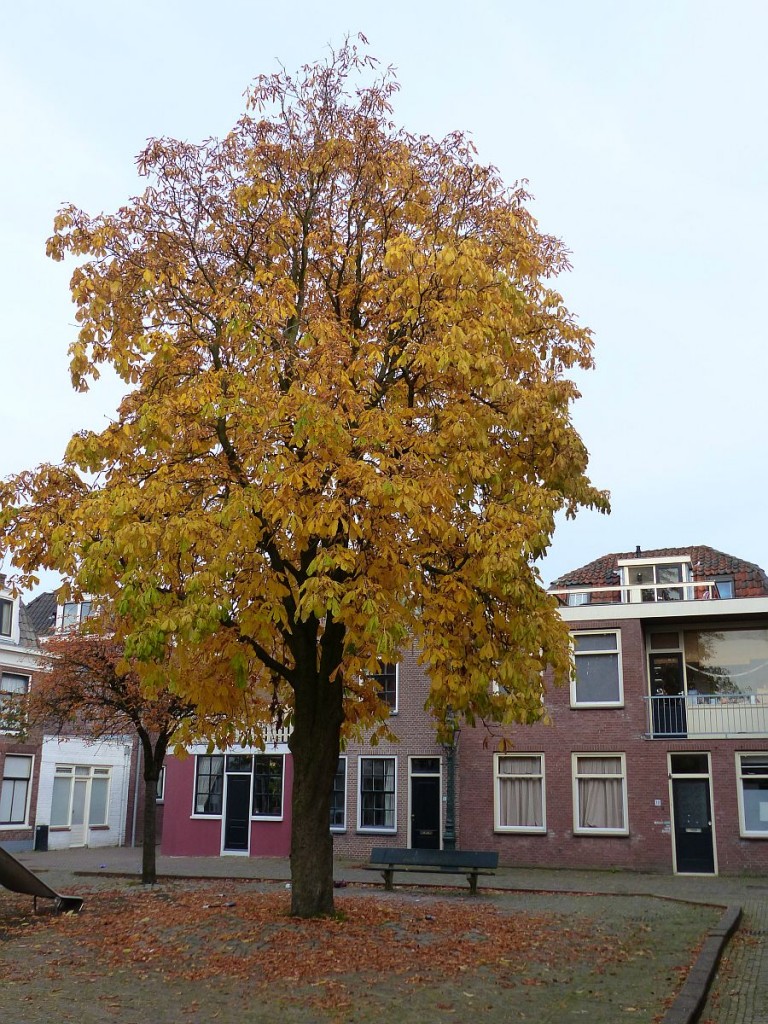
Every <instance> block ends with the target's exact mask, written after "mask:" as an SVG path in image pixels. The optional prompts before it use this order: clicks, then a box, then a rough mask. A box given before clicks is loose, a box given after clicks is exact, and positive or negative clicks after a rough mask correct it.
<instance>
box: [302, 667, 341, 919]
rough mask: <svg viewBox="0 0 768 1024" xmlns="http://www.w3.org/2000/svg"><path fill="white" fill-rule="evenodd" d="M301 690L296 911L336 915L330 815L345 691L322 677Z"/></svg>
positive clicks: (305, 914) (311, 915)
mask: <svg viewBox="0 0 768 1024" xmlns="http://www.w3.org/2000/svg"><path fill="white" fill-rule="evenodd" d="M313 675H314V676H315V678H314V680H313V681H312V683H311V684H308V685H306V686H299V687H296V690H295V692H296V704H295V710H294V728H293V732H292V733H291V738H290V740H289V746H290V749H291V753H292V754H293V810H292V817H291V913H292V914H293V915H294V916H296V917H327V916H330V915H331V914H333V912H334V906H333V837H332V835H331V826H330V811H331V794H332V792H333V777H334V775H335V773H336V765H337V764H338V760H339V736H340V730H341V723H342V720H343V708H342V688H341V683H340V682H339V681H334V682H329V681H328V679H327V677H326V678H325V679H323V678H322V676H320V677H319V678H318V674H317V673H313Z"/></svg>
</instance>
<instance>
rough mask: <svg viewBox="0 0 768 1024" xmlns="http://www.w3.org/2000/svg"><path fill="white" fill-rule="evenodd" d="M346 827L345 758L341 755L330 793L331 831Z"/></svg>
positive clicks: (341, 829)
mask: <svg viewBox="0 0 768 1024" xmlns="http://www.w3.org/2000/svg"><path fill="white" fill-rule="evenodd" d="M346 827H347V759H346V757H344V756H343V755H342V756H341V757H340V758H339V762H338V764H337V765H336V774H335V775H334V777H333V792H332V793H331V832H344V831H345V829H346Z"/></svg>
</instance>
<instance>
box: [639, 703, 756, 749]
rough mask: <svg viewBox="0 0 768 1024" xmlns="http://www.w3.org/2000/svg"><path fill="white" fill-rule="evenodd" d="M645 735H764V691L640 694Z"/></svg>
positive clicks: (655, 737)
mask: <svg viewBox="0 0 768 1024" xmlns="http://www.w3.org/2000/svg"><path fill="white" fill-rule="evenodd" d="M643 700H645V702H646V705H647V709H648V719H647V720H648V731H647V732H646V736H647V737H648V738H649V739H656V740H662V739H689V740H690V739H699V738H700V737H701V738H704V737H706V738H708V739H726V740H727V739H743V738H744V737H747V736H768V693H720V694H693V693H690V694H688V695H687V696H685V695H683V694H680V695H676V696H667V695H664V696H659V697H644V698H643Z"/></svg>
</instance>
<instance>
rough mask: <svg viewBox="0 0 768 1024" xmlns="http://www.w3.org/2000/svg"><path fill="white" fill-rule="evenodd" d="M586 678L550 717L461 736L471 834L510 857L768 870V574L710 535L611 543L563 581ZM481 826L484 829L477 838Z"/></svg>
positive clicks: (467, 832) (464, 803) (464, 837)
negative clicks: (652, 545) (497, 738)
mask: <svg viewBox="0 0 768 1024" xmlns="http://www.w3.org/2000/svg"><path fill="white" fill-rule="evenodd" d="M552 590H553V593H554V594H555V595H556V596H557V598H558V600H559V601H560V603H561V613H562V615H563V618H564V619H565V620H566V621H567V622H568V623H569V625H570V628H571V633H572V637H573V649H574V661H575V677H574V679H573V681H572V683H571V686H570V688H569V689H567V688H562V689H555V688H553V687H549V688H548V690H547V695H546V703H547V707H548V710H549V712H550V717H551V720H552V724H551V725H550V726H545V725H537V726H533V727H516V728H512V729H509V730H507V731H506V733H505V735H506V737H507V739H508V741H510V742H511V745H510V746H508V747H507V748H506V749H505V750H504V752H499V748H498V746H496V745H495V744H494V743H491V744H490V745H487V746H486V747H484V744H487V739H488V738H487V736H486V735H485V734H483V733H482V732H481V731H480V730H467V729H465V730H464V731H463V732H462V735H461V746H460V755H459V758H460V761H459V764H460V767H459V779H460V795H459V800H460V811H461V823H462V828H461V841H462V843H463V845H465V846H467V845H471V846H473V847H477V848H482V849H491V850H498V852H499V855H500V860H501V862H502V863H505V864H510V865H515V864H519V865H547V866H561V865H562V866H571V867H584V868H624V869H634V870H645V871H647V870H655V871H665V872H669V871H674V872H677V873H681V874H685V873H702V874H714V873H718V872H720V873H726V874H728V873H730V874H733V873H738V872H741V871H751V872H762V871H764V870H765V869H766V868H767V867H768V843H766V842H765V840H768V578H766V575H765V573H764V572H763V571H762V570H761V569H760V568H759V567H758V566H756V565H754V564H752V563H749V562H745V561H743V560H741V559H737V558H733V557H731V556H729V555H725V554H723V553H722V552H718V551H715V550H714V549H712V548H708V547H700V546H699V547H688V548H667V549H662V550H655V551H645V552H643V551H640V549H637V550H636V551H635V552H634V553H627V554H611V555H606V556H605V557H603V558H600V559H597V560H596V561H594V562H591V563H589V564H588V565H585V566H583V567H581V568H580V569H578V570H575V571H574V572H571V573H568V574H567V575H566V576H563V577H561V578H560V579H559V580H557V581H556V582H555V584H553V587H552ZM469 837H471V839H470V838H469Z"/></svg>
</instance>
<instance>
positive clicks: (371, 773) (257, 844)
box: [161, 646, 446, 857]
mask: <svg viewBox="0 0 768 1024" xmlns="http://www.w3.org/2000/svg"><path fill="white" fill-rule="evenodd" d="M377 678H378V681H379V683H380V685H381V693H382V697H383V698H384V699H385V701H386V702H387V703H388V704H389V706H390V719H389V725H390V729H391V731H392V733H393V734H394V736H395V737H396V738H397V741H396V742H391V741H390V742H380V743H378V744H377V745H376V746H371V745H369V744H366V743H364V742H359V743H358V742H350V743H348V744H347V745H346V747H345V749H344V751H343V752H342V755H341V757H340V758H339V766H338V770H337V773H336V780H335V785H334V794H333V805H332V808H331V817H330V822H329V827H330V829H331V832H332V833H333V836H334V850H335V852H336V854H337V855H339V856H343V857H357V856H360V857H363V856H367V855H368V853H369V852H370V849H371V847H372V846H376V845H382V844H391V845H393V846H424V847H428V848H429V847H431V848H439V847H440V846H441V844H442V835H443V830H444V827H445V803H446V801H445V795H446V780H445V768H446V765H445V760H446V759H445V753H444V751H443V749H442V747H440V746H439V745H438V744H437V743H436V742H435V727H434V722H433V720H432V717H431V716H430V715H429V714H428V713H427V712H426V711H425V710H424V702H425V701H426V698H427V694H428V692H429V681H428V678H427V676H426V673H425V671H424V669H423V667H422V666H421V665H419V663H418V651H417V650H416V648H415V646H411V647H409V648H408V649H407V650H405V651H404V652H403V655H402V658H401V660H400V662H399V663H398V664H397V665H384V666H382V671H381V673H380V674H379V675H378V677H377ZM287 740H288V736H287V734H285V733H280V734H278V735H275V736H271V737H267V740H266V745H265V748H264V749H263V750H257V749H252V748H243V747H237V748H231V749H228V750H225V751H220V750H217V751H213V752H210V751H208V750H207V748H206V747H205V746H204V745H200V746H198V747H193V748H191V749H190V751H189V756H188V757H185V758H183V759H179V758H176V757H169V758H168V759H167V763H166V778H165V787H164V822H163V839H162V845H161V849H162V852H163V853H164V854H169V855H176V856H180V855H188V856H191V855H196V854H200V855H208V856H217V855H219V854H221V855H235V856H237V855H242V856H248V855H251V856H287V855H288V853H289V852H290V842H291V829H290V821H291V785H292V781H293V768H292V759H291V754H290V751H289V749H288V744H287Z"/></svg>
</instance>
